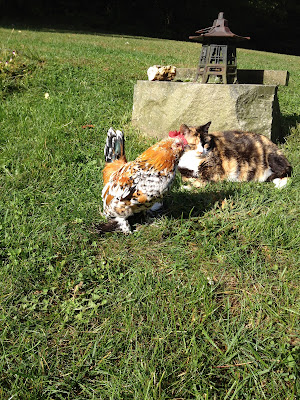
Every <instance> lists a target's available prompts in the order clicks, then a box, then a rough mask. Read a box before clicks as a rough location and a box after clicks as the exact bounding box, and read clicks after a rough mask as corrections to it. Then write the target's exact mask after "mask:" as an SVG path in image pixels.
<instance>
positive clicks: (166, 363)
mask: <svg viewBox="0 0 300 400" xmlns="http://www.w3.org/2000/svg"><path fill="white" fill-rule="evenodd" d="M0 37H1V43H2V47H3V49H10V50H17V51H18V52H19V56H18V57H19V59H20V60H24V62H25V64H26V65H28V68H29V69H30V70H32V72H30V73H29V72H28V71H27V70H26V71H25V72H23V75H24V76H23V78H14V79H13V80H12V81H10V82H9V83H7V82H6V81H4V83H3V85H4V92H3V96H2V97H3V100H2V102H1V106H0V115H1V122H0V124H1V127H0V129H1V134H0V149H1V155H0V157H1V158H0V174H1V175H0V198H1V201H0V218H1V220H0V228H1V229H0V238H1V242H0V245H1V247H0V260H1V262H2V265H1V269H0V278H1V279H0V343H1V352H0V398H3V399H7V398H9V397H10V396H14V397H13V398H14V399H41V398H43V399H48V398H49V399H59V398H61V399H66V398H69V399H90V398H95V399H170V398H173V399H174V398H182V399H289V400H290V399H294V398H296V384H295V378H296V375H297V371H296V364H297V361H299V360H297V354H298V352H297V349H299V341H298V339H297V329H298V328H299V324H298V321H299V303H298V304H297V297H298V294H299V291H298V288H297V282H298V281H299V238H300V232H299V150H300V146H299V135H300V130H299V114H300V102H299V96H298V93H299V89H300V66H299V57H292V56H286V55H278V54H268V53H260V52H254V51H246V50H239V54H238V58H239V67H240V68H269V69H288V70H289V71H290V74H291V76H290V84H289V86H288V87H281V88H280V90H279V101H280V107H281V111H282V114H283V118H284V120H283V123H284V127H285V129H286V133H290V135H289V136H288V138H287V142H286V144H285V145H284V151H285V153H286V154H287V156H288V158H289V159H290V161H291V162H292V164H293V166H294V176H293V179H292V184H291V185H289V187H288V188H286V189H284V190H282V191H278V190H275V189H274V188H273V187H272V186H271V185H267V184H252V183H251V184H233V183H222V184H217V185H210V186H208V187H207V188H205V190H202V191H200V192H198V193H197V192H195V193H187V192H184V191H183V190H182V189H180V185H179V179H178V181H177V183H176V185H175V186H174V189H173V191H172V193H171V194H170V195H168V197H167V204H168V206H169V211H168V213H167V214H166V215H165V216H164V217H162V218H161V219H158V220H157V221H155V223H153V224H150V225H144V226H142V227H141V228H140V229H139V230H138V231H137V232H136V233H135V234H134V235H131V236H130V237H124V236H122V235H118V234H111V235H108V236H107V237H105V238H99V237H97V236H96V235H95V234H93V233H92V229H91V227H92V224H93V223H95V222H97V221H99V220H100V219H101V216H100V215H99V207H100V206H101V199H100V195H101V188H102V182H101V170H102V167H103V156H102V154H103V153H102V151H103V144H104V141H105V136H106V131H107V129H108V128H109V127H110V126H114V127H116V128H124V129H125V131H126V133H127V147H126V151H127V153H128V158H130V159H131V158H134V157H135V156H137V155H138V154H139V153H140V152H141V151H142V150H143V149H145V148H146V147H147V146H148V145H149V144H150V143H152V142H153V139H148V138H141V137H140V135H139V134H138V133H137V132H135V131H134V129H133V128H132V127H131V126H130V118H131V109H132V95H133V85H134V83H135V81H136V80H137V79H145V78H146V70H147V68H148V67H149V66H150V65H153V64H160V63H161V64H174V65H176V66H178V67H190V66H195V64H196V63H197V60H198V56H199V49H200V47H199V45H198V44H195V43H181V42H173V41H172V42H171V41H163V40H154V39H145V38H132V37H117V36H116V37H114V36H97V35H79V34H72V33H61V34H60V33H55V32H52V33H49V32H48V33H47V32H32V31H22V32H18V31H17V30H16V31H13V32H10V31H8V30H4V29H1V30H0ZM38 60H42V61H43V62H42V63H41V62H38ZM45 93H49V96H50V97H49V99H45V96H44V95H45ZM203 122H205V121H203ZM86 124H93V125H94V128H86V129H83V128H82V126H83V125H86ZM288 128H289V130H288ZM235 364H237V365H236V366H235Z"/></svg>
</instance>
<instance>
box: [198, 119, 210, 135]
mask: <svg viewBox="0 0 300 400" xmlns="http://www.w3.org/2000/svg"><path fill="white" fill-rule="evenodd" d="M210 125H211V121H209V122H207V123H206V124H205V125H200V126H198V127H197V128H196V130H197V132H199V133H208V129H209V127H210Z"/></svg>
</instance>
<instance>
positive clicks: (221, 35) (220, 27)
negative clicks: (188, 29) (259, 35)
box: [189, 12, 250, 42]
mask: <svg viewBox="0 0 300 400" xmlns="http://www.w3.org/2000/svg"><path fill="white" fill-rule="evenodd" d="M195 33H199V34H200V35H199V36H190V37H189V39H191V40H195V41H197V42H207V41H211V40H218V39H228V40H230V41H242V40H249V39H250V37H244V36H238V35H236V34H234V33H232V32H231V30H230V29H229V27H228V21H227V19H224V13H223V12H220V13H219V15H218V18H217V19H215V20H214V23H213V26H210V27H208V28H204V29H200V30H198V31H196V32H195Z"/></svg>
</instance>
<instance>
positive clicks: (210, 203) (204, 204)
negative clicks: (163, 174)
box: [128, 185, 238, 230]
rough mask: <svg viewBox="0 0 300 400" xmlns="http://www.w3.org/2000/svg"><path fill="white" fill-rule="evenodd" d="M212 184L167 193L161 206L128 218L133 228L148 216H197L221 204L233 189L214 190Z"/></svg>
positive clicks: (179, 217)
mask: <svg viewBox="0 0 300 400" xmlns="http://www.w3.org/2000/svg"><path fill="white" fill-rule="evenodd" d="M213 186H214V185H212V187H211V189H209V190H207V189H206V190H204V189H199V190H198V191H193V192H173V193H170V194H169V195H167V196H166V197H165V198H164V200H163V207H162V208H161V209H160V210H159V211H156V212H151V211H148V212H147V213H143V212H141V213H138V214H135V215H133V216H131V217H129V218H128V221H129V223H130V225H131V227H132V228H133V230H134V229H135V228H136V226H137V225H140V224H145V223H148V222H149V218H150V219H152V218H154V219H156V218H160V217H163V216H165V217H167V218H174V219H181V220H182V219H185V220H188V219H190V218H197V217H201V216H202V215H204V214H205V213H206V212H207V211H210V210H211V209H212V208H213V207H214V206H215V204H216V203H218V204H221V203H222V201H223V200H224V199H225V198H228V197H229V196H231V195H233V194H234V193H235V192H236V190H238V189H237V188H236V189H235V190H232V189H230V190H229V189H218V188H217V187H215V190H214V188H213Z"/></svg>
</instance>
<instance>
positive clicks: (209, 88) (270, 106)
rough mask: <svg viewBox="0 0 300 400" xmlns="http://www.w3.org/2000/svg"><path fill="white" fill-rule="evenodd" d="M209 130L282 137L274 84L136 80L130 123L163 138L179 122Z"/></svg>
mask: <svg viewBox="0 0 300 400" xmlns="http://www.w3.org/2000/svg"><path fill="white" fill-rule="evenodd" d="M208 121H212V124H211V127H210V130H211V131H217V130H231V129H238V130H243V131H250V132H257V133H261V134H263V135H265V136H267V137H268V138H271V139H272V140H273V141H277V140H279V139H280V138H281V129H280V111H279V104H278V99H277V86H273V85H239V84H238V85H237V84H232V85H223V84H200V83H195V82H165V81H153V82H150V81H137V83H136V84H135V86H134V96H133V111H132V124H133V125H134V126H135V127H137V128H138V129H139V130H140V131H141V132H142V133H144V134H146V135H151V136H155V137H157V138H163V137H166V136H167V135H168V132H169V131H170V130H174V129H179V127H180V125H181V124H182V123H185V124H187V125H202V124H205V123H206V122H208Z"/></svg>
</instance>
